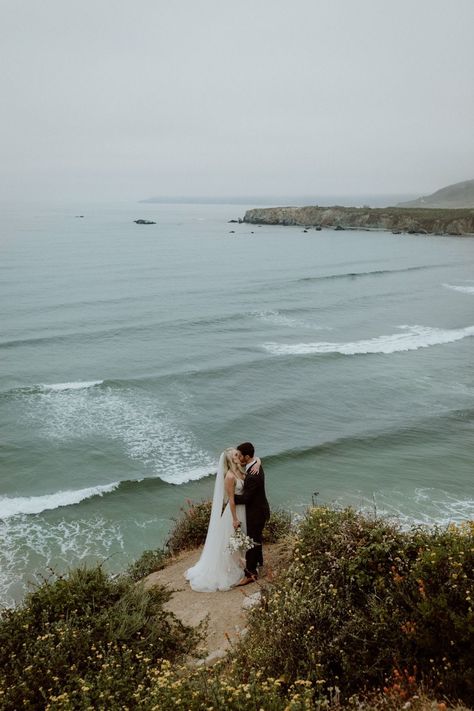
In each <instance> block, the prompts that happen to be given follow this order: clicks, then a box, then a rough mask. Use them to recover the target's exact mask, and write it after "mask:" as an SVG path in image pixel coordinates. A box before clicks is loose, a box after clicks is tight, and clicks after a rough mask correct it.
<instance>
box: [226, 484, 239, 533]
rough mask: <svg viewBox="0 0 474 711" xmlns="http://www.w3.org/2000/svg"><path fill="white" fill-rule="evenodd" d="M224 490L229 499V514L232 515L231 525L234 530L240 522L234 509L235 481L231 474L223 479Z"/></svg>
mask: <svg viewBox="0 0 474 711" xmlns="http://www.w3.org/2000/svg"><path fill="white" fill-rule="evenodd" d="M225 490H226V493H227V496H228V497H229V506H230V512H231V514H232V523H233V524H234V528H238V527H239V526H240V521H239V519H238V518H237V509H236V508H235V479H234V477H233V475H232V474H227V475H226V478H225Z"/></svg>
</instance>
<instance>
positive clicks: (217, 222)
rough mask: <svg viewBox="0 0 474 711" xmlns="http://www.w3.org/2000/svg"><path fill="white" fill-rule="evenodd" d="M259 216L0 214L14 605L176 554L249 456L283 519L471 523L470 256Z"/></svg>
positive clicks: (473, 259) (3, 414)
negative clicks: (88, 571) (185, 520)
mask: <svg viewBox="0 0 474 711" xmlns="http://www.w3.org/2000/svg"><path fill="white" fill-rule="evenodd" d="M249 207H251V205H249ZM245 209H246V206H244V205H226V204H216V205H206V204H197V205H191V204H159V205H158V204H142V205H138V204H132V203H131V204H124V203H121V204H117V205H100V204H95V205H84V204H83V205H59V206H58V205H57V206H49V207H48V206H45V205H38V206H32V205H29V206H18V205H17V206H13V205H10V206H5V205H4V206H3V207H2V211H1V215H2V218H1V219H2V230H1V233H2V236H1V238H0V239H1V248H0V255H1V261H0V277H1V280H0V295H1V334H0V354H1V358H0V426H1V432H2V439H1V448H0V465H1V469H0V539H1V541H0V543H1V545H0V603H1V604H4V605H12V604H14V603H15V602H17V601H18V600H20V599H21V598H22V596H23V595H24V593H25V591H26V590H28V589H30V588H31V585H32V584H33V583H34V582H35V581H37V580H39V579H41V577H42V576H47V575H48V574H49V572H50V570H51V569H52V570H54V571H56V572H63V571H65V570H67V568H68V567H69V566H74V565H77V564H81V563H86V562H93V561H97V560H100V561H105V565H106V566H107V568H108V569H109V570H111V571H118V570H122V569H123V568H124V567H126V566H127V565H128V564H129V563H130V562H131V561H132V560H133V559H134V558H136V557H137V556H138V555H139V554H140V553H141V552H142V551H143V550H145V549H148V548H154V547H157V546H159V545H161V544H163V542H164V541H165V539H166V536H167V532H168V531H169V528H170V525H171V523H172V520H173V518H174V517H176V516H177V514H178V512H179V509H180V507H185V506H186V505H187V501H188V500H193V501H199V500H202V499H204V498H208V497H210V495H211V493H212V488H213V476H212V473H213V472H215V467H216V463H217V459H218V456H219V453H220V452H221V451H222V449H224V448H225V447H227V446H230V445H233V444H238V442H239V441H243V440H251V441H252V442H254V444H255V445H256V448H257V452H258V454H259V455H260V456H261V457H262V459H263V462H264V466H265V471H266V477H267V489H268V495H269V499H270V502H271V505H273V506H274V507H285V508H290V509H291V510H292V511H294V512H295V513H301V512H302V511H304V509H305V507H307V506H308V505H309V504H310V503H311V501H312V500H317V501H318V502H321V503H333V504H336V505H348V504H350V505H353V506H355V507H358V508H361V509H364V510H367V511H376V512H377V513H379V514H386V515H389V516H393V517H395V518H397V519H398V520H399V521H400V522H401V523H402V524H403V525H407V524H410V523H423V524H434V523H436V524H439V525H443V526H444V525H446V524H448V523H449V522H451V521H454V522H458V521H462V520H464V519H467V518H473V517H474V495H473V487H472V462H473V444H472V443H473V434H474V359H473V347H474V339H473V338H472V337H473V336H474V308H473V307H474V240H472V239H470V238H456V237H449V238H447V237H436V236H421V235H419V236H416V235H410V236H407V235H397V236H395V235H392V234H388V233H383V232H376V231H373V232H359V231H340V232H336V231H332V230H322V231H321V232H316V231H315V230H309V232H308V233H304V232H303V229H302V228H301V227H280V226H262V227H258V226H254V225H246V224H229V223H228V220H230V219H236V218H238V217H241V216H243V214H244V212H245ZM76 215H84V217H83V218H80V217H76ZM137 218H145V219H150V220H155V221H156V225H136V224H134V223H133V220H134V219H137ZM232 231H234V234H232ZM316 492H318V493H317V495H316Z"/></svg>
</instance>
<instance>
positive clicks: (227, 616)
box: [145, 543, 284, 657]
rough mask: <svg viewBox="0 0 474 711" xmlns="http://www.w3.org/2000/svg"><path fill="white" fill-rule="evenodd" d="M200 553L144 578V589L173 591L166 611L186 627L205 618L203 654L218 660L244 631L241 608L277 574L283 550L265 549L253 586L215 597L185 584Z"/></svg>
mask: <svg viewBox="0 0 474 711" xmlns="http://www.w3.org/2000/svg"><path fill="white" fill-rule="evenodd" d="M200 553H201V549H199V550H193V551H185V552H184V553H182V554H180V555H179V556H177V557H176V558H174V559H173V560H172V561H171V562H170V564H169V565H167V566H166V568H164V569H163V570H158V571H156V573H151V575H149V576H148V577H147V578H145V586H146V587H149V586H152V585H165V586H167V587H168V588H170V589H171V590H173V591H174V593H173V597H172V598H171V600H170V601H169V602H168V603H167V605H166V607H167V609H168V610H170V611H171V612H173V613H174V614H175V615H176V616H177V617H178V618H179V619H180V620H182V622H184V623H185V624H186V625H190V626H193V627H194V626H196V625H198V624H199V623H200V622H203V621H204V620H206V618H207V620H208V624H207V635H206V642H205V648H206V654H207V655H213V656H216V657H217V656H219V654H221V653H223V652H226V651H227V650H228V649H229V648H230V646H231V645H232V643H233V642H235V641H236V640H237V638H238V637H239V635H240V634H241V633H242V631H243V630H244V629H245V626H246V617H247V611H246V610H245V609H244V608H243V607H242V605H243V604H245V600H246V599H248V598H249V597H250V596H252V595H255V593H258V592H259V591H260V590H261V587H262V585H264V584H265V583H268V582H270V581H271V580H272V579H273V578H274V577H275V575H276V574H277V573H278V570H279V569H280V568H281V566H282V565H283V558H284V546H283V544H281V543H276V544H273V545H266V546H264V556H265V567H264V569H263V571H262V574H261V576H260V578H259V580H258V581H257V582H256V583H252V584H250V585H246V586H245V587H240V588H233V589H232V590H228V591H226V592H215V593H198V592H194V590H191V588H190V587H189V584H188V583H187V581H186V580H185V577H184V573H185V571H186V570H187V569H188V568H190V567H191V566H192V565H194V564H195V563H196V561H197V560H198V558H199V555H200Z"/></svg>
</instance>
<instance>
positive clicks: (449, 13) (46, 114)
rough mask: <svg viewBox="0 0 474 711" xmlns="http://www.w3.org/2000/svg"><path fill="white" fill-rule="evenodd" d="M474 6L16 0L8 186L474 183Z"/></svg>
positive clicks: (75, 191) (129, 188)
mask: <svg viewBox="0 0 474 711" xmlns="http://www.w3.org/2000/svg"><path fill="white" fill-rule="evenodd" d="M473 29H474V1H473V0H292V1H291V2H289V0H233V1H230V0H174V1H173V0H133V1H132V0H126V1H125V0H0V61H1V75H0V100H1V103H2V109H1V112H0V148H1V156H0V198H3V199H11V198H13V199H17V198H25V199H44V200H46V199H48V200H50V199H70V198H79V199H81V200H85V199H97V200H102V199H104V200H111V199H112V200H113V199H120V200H122V199H132V200H139V199H141V198H146V197H149V196H151V195H222V196H224V195H229V196H230V195H252V194H255V195H274V194H277V195H298V194H304V195H309V194H313V193H314V194H316V195H324V194H331V195H337V194H341V195H348V194H367V193H422V194H423V193H424V194H426V193H429V192H432V191H433V190H435V189H437V188H439V187H442V186H444V185H447V184H449V183H453V182H458V181H460V180H466V179H469V178H474V130H473V127H474V79H473V78H474V42H473V39H472V38H473Z"/></svg>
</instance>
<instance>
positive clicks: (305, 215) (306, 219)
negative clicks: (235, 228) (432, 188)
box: [244, 206, 474, 235]
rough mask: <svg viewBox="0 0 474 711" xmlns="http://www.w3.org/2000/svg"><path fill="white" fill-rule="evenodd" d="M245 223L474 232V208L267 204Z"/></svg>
mask: <svg viewBox="0 0 474 711" xmlns="http://www.w3.org/2000/svg"><path fill="white" fill-rule="evenodd" d="M244 222H247V223H251V224H260V225H301V226H305V227H330V228H331V227H332V228H334V229H369V230H370V229H372V230H391V231H392V232H408V233H411V234H413V233H421V234H442V235H474V209H468V210H461V209H457V210H454V209H452V210H447V209H423V208H411V209H410V208H401V207H386V208H370V207H339V206H334V207H318V206H314V207H267V208H254V209H252V210H247V212H246V213H245V216H244Z"/></svg>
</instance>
